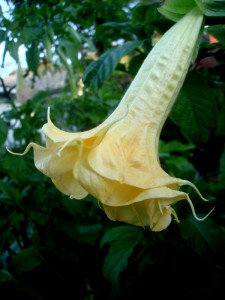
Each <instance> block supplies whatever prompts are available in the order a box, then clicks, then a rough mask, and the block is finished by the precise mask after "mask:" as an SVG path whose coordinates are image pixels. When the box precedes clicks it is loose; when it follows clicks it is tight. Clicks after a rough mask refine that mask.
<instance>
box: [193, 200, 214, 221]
mask: <svg viewBox="0 0 225 300" xmlns="http://www.w3.org/2000/svg"><path fill="white" fill-rule="evenodd" d="M187 201H188V203H189V205H190V207H191V210H192V213H193V216H194V218H195V219H196V220H198V221H204V220H205V219H206V218H207V217H208V216H209V215H210V214H211V213H212V211H213V210H214V208H215V207H213V209H211V210H210V212H209V213H207V215H206V216H204V217H203V218H199V217H198V216H197V215H196V212H195V208H194V205H193V203H192V201H191V199H190V198H189V196H187Z"/></svg>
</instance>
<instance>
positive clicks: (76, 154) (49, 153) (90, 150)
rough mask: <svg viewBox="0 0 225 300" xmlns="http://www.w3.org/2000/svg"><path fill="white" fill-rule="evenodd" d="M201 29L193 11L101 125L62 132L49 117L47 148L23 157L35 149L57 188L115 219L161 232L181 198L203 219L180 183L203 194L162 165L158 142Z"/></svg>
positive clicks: (37, 160) (164, 40)
mask: <svg viewBox="0 0 225 300" xmlns="http://www.w3.org/2000/svg"><path fill="white" fill-rule="evenodd" d="M202 24H203V15H202V13H201V12H200V10H199V9H198V8H195V9H193V10H192V11H190V12H189V13H188V14H187V15H186V16H184V17H183V18H182V19H181V20H180V21H178V22H177V23H176V24H175V25H174V26H173V27H171V28H170V29H169V30H168V31H167V32H166V33H165V34H164V35H163V36H162V38H161V39H160V40H159V42H158V43H157V44H156V45H155V46H154V48H153V49H152V51H151V52H150V53H149V55H148V56H147V58H146V59H145V61H144V62H143V64H142V66H141V68H140V70H139V72H138V74H137V75H136V77H135V78H134V80H133V82H132V83H131V85H130V87H129V88H128V90H127V92H126V93H125V95H124V97H123V98H122V100H121V102H120V104H119V105H118V107H117V108H116V109H115V111H114V112H113V113H112V114H111V116H109V117H108V118H107V119H106V120H105V121H104V122H103V123H102V124H100V125H99V126H97V127H96V128H94V129H92V130H89V131H85V132H75V133H69V132H64V131H62V130H60V129H58V128H57V127H56V126H54V124H53V123H52V122H51V119H50V113H49V112H48V121H47V123H46V124H45V125H44V126H43V131H44V133H45V135H46V147H41V146H39V145H37V144H35V143H30V144H29V145H28V146H27V148H26V150H25V152H24V153H23V154H25V153H27V151H28V150H29V149H30V148H31V147H32V148H33V149H34V162H35V166H36V167H37V169H38V170H40V171H41V172H42V173H44V174H45V175H47V176H49V177H50V178H51V179H52V182H53V183H54V184H55V186H56V188H57V189H58V190H60V191H61V192H62V193H64V194H66V195H68V196H70V197H71V198H75V199H82V198H84V197H85V196H86V195H87V194H88V193H90V194H91V195H92V196H94V197H95V198H96V199H97V200H98V201H100V203H101V204H102V207H103V209H104V211H105V212H106V214H107V216H108V217H109V219H111V220H116V221H122V222H126V223H129V224H133V225H137V226H150V228H151V229H152V230H153V231H161V230H163V229H165V228H167V226H168V225H169V224H170V222H171V219H172V218H171V216H174V218H175V220H177V221H178V217H177V215H176V212H175V210H174V208H172V205H173V204H175V203H176V202H178V201H180V200H182V199H186V200H187V201H188V203H189V204H190V207H191V209H192V212H193V214H194V216H195V217H196V218H197V219H199V218H198V217H197V216H196V214H195V210H194V207H193V205H192V202H191V200H190V198H189V196H188V194H187V193H185V192H183V191H180V187H181V186H182V185H190V186H192V187H193V188H194V189H195V190H196V191H197V192H198V190H197V188H196V187H195V186H194V185H193V184H192V183H191V182H189V181H186V180H182V179H179V178H175V177H172V176H170V175H169V174H167V173H166V172H165V171H164V170H163V169H162V168H161V166H160V162H159V158H158V141H159V135H160V132H161V129H162V126H163V124H164V122H165V120H166V118H167V116H168V114H169V112H170V110H171V108H172V106H173V104H174V102H175V100H176V97H177V95H178V93H179V91H180V88H181V86H182V84H183V81H184V79H185V76H186V74H187V71H188V68H189V66H190V63H191V60H192V58H193V54H194V52H195V49H196V43H197V40H198V37H199V33H200V30H201V26H202ZM23 154H22V155H23ZM198 193H199V192H198ZM199 195H200V197H202V196H201V194H200V193H199ZM202 199H203V200H204V198H203V197H202ZM206 217H207V216H206Z"/></svg>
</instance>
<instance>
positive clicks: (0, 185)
mask: <svg viewBox="0 0 225 300" xmlns="http://www.w3.org/2000/svg"><path fill="white" fill-rule="evenodd" d="M0 191H1V194H0V200H1V201H2V202H5V203H7V204H14V205H15V203H16V202H18V201H19V199H20V194H19V192H18V190H16V189H15V188H13V187H12V186H11V185H9V184H7V183H5V182H4V181H2V180H1V181H0Z"/></svg>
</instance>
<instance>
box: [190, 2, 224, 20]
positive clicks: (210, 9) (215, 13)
mask: <svg viewBox="0 0 225 300" xmlns="http://www.w3.org/2000/svg"><path fill="white" fill-rule="evenodd" d="M195 2H196V3H197V5H198V6H199V8H200V9H201V10H202V12H203V13H204V14H205V15H206V16H208V17H225V1H224V0H195Z"/></svg>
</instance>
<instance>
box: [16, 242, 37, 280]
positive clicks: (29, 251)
mask: <svg viewBox="0 0 225 300" xmlns="http://www.w3.org/2000/svg"><path fill="white" fill-rule="evenodd" d="M41 262H42V260H41V256H40V254H39V252H38V251H37V250H36V249H35V248H34V247H29V248H26V249H23V250H21V251H20V252H19V253H17V254H16V255H15V256H14V257H13V259H12V266H13V268H14V269H15V272H16V273H18V274H19V273H24V272H30V271H32V270H33V269H34V268H36V267H38V266H39V265H40V264H41Z"/></svg>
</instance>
